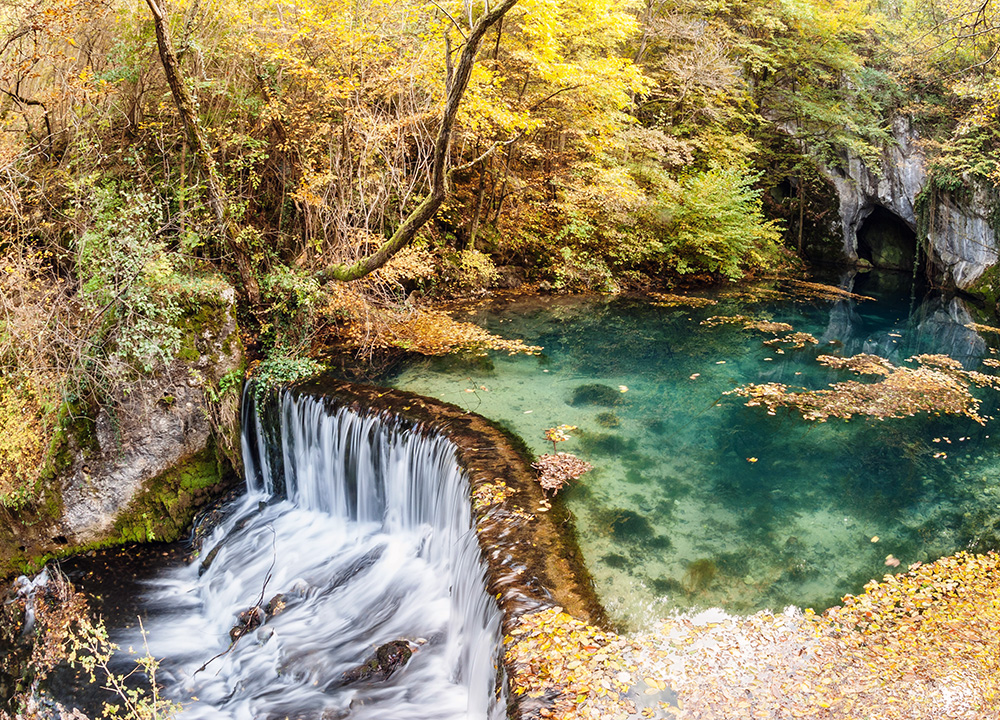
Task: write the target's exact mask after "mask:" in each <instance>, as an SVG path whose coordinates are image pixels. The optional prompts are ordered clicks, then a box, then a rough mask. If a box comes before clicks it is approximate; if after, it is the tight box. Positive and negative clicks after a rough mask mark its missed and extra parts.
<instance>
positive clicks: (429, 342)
mask: <svg viewBox="0 0 1000 720" xmlns="http://www.w3.org/2000/svg"><path fill="white" fill-rule="evenodd" d="M386 325H387V326H386V328H385V330H384V333H383V334H382V336H381V337H380V338H379V341H378V344H379V345H380V346H382V347H389V346H395V347H401V348H403V349H405V350H410V351H411V352H416V353H420V354H421V355H446V354H448V353H450V352H454V351H456V350H472V351H475V352H480V353H483V354H485V352H486V350H503V351H505V352H507V353H509V354H511V355H516V354H518V353H525V354H528V355H533V354H537V353H539V352H541V351H542V348H541V347H538V346H536V345H525V344H524V343H523V342H522V341H520V340H511V339H508V338H503V337H500V336H499V335H494V334H492V333H489V332H487V331H486V330H483V329H482V328H481V327H479V326H478V325H474V324H472V323H468V322H461V321H458V320H455V319H453V318H452V317H451V315H449V314H448V313H446V312H444V311H442V310H424V309H419V308H418V309H416V310H413V311H411V312H409V313H407V314H405V315H402V316H400V317H390V318H387V323H386ZM352 327H353V326H352Z"/></svg>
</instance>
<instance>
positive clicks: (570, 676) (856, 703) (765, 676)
mask: <svg viewBox="0 0 1000 720" xmlns="http://www.w3.org/2000/svg"><path fill="white" fill-rule="evenodd" d="M998 575H1000V556H997V555H996V554H995V553H990V554H987V555H969V554H966V553H959V554H958V555H956V556H954V557H948V558H942V559H941V560H939V561H937V562H935V563H932V564H920V563H914V564H913V565H911V566H910V571H909V572H908V573H906V574H902V575H895V576H886V579H885V580H884V581H883V582H881V583H878V582H871V583H869V584H868V585H867V586H866V588H865V592H864V593H862V594H861V595H858V596H856V597H855V596H847V597H845V598H844V604H843V606H842V607H837V608H833V609H831V610H829V611H827V612H826V613H824V614H823V615H816V614H815V613H813V612H812V611H808V610H807V611H806V612H805V614H799V613H798V612H789V611H786V612H785V613H782V614H780V615H774V614H771V613H769V612H761V613H757V614H755V615H751V616H749V617H733V616H728V615H725V614H723V613H721V612H718V611H709V612H707V613H702V614H700V615H695V616H678V617H675V618H673V619H670V620H665V621H663V622H661V623H660V624H659V625H658V626H657V627H656V628H654V629H652V630H650V631H648V632H644V633H641V634H638V635H636V636H633V637H631V638H628V639H626V638H623V637H620V636H618V635H615V634H614V633H607V632H603V631H601V630H599V629H597V628H594V627H592V626H588V625H585V624H584V623H582V622H580V621H578V620H575V619H573V618H572V617H570V616H568V615H566V614H565V613H563V612H561V611H560V610H559V608H555V609H550V610H545V611H543V612H540V613H535V614H532V615H528V616H523V617H522V618H520V620H519V624H518V626H517V627H516V628H515V629H514V630H513V631H512V632H511V633H510V635H509V636H508V637H507V638H505V642H506V645H507V659H508V662H509V663H510V666H511V667H512V668H513V670H514V673H513V677H512V687H513V689H514V692H515V694H517V695H520V696H529V697H532V698H536V699H539V698H543V697H553V696H554V697H555V699H554V700H553V701H551V703H550V704H549V705H548V706H547V707H545V708H544V709H543V710H542V711H541V716H542V717H548V718H560V719H567V720H571V719H575V718H590V717H601V718H614V717H625V716H626V714H628V715H630V716H631V717H635V716H636V714H638V715H639V716H641V717H652V716H654V715H655V716H658V717H664V716H665V713H670V715H669V716H673V717H676V718H688V719H691V720H694V719H698V720H734V719H736V718H770V719H773V720H778V719H781V720H784V719H787V718H817V719H825V720H856V719H857V718H865V717H869V718H879V719H880V720H937V719H938V718H944V717H947V718H951V719H955V720H989V719H991V718H992V719H994V720H995V719H996V718H998V717H1000V714H998V707H1000V635H998V634H997V633H996V631H995V628H997V627H1000V584H998V583H997V580H996V578H997V577H998ZM629 690H631V692H629ZM626 692H628V694H629V697H633V698H647V697H648V698H649V700H650V702H651V705H650V706H649V707H647V708H645V709H644V710H643V711H642V712H638V711H639V708H636V707H635V706H634V705H633V704H630V702H629V700H628V698H626V697H625V693H626ZM595 712H596V713H597V715H594V713H595Z"/></svg>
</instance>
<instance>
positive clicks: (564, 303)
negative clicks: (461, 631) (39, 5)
mask: <svg viewBox="0 0 1000 720" xmlns="http://www.w3.org/2000/svg"><path fill="white" fill-rule="evenodd" d="M843 284H844V285H845V286H846V287H848V288H849V289H853V290H854V291H855V292H858V293H861V294H865V295H869V296H872V297H874V298H875V300H873V301H869V302H857V301H853V300H839V301H832V300H823V299H815V298H813V299H809V298H802V297H788V296H784V297H775V296H774V294H773V293H770V292H767V288H765V289H764V292H763V294H749V295H748V294H746V293H744V292H743V291H734V290H729V291H726V290H722V291H716V292H714V293H702V294H701V295H702V296H703V297H706V298H710V299H712V300H714V301H715V302H716V303H717V304H715V305H711V306H706V307H689V306H678V307H666V306H662V305H661V304H658V303H656V302H650V300H649V299H646V298H639V299H636V298H631V299H630V298H622V297H533V298H523V299H515V300H511V301H488V302H484V303H482V304H480V305H478V306H476V307H473V308H470V309H468V311H466V312H465V313H464V314H456V317H458V318H459V319H465V320H471V321H474V322H476V323H477V324H479V325H481V326H483V327H485V328H487V329H489V330H490V331H492V332H495V333H497V334H501V335H504V336H507V337H515V338H521V339H523V340H525V341H526V342H527V343H530V344H533V345H541V346H542V347H543V348H544V351H543V354H542V355H540V356H523V355H521V356H508V355H506V354H504V353H491V354H490V355H489V356H488V357H486V358H476V357H464V358H461V357H446V358H433V359H426V360H422V361H419V362H416V363H414V364H412V365H410V366H408V367H407V368H405V369H404V370H403V371H402V372H401V373H400V374H399V375H398V376H396V377H394V378H392V380H391V384H393V385H395V386H397V387H402V388H405V389H408V390H413V391H416V392H419V393H422V394H425V395H430V396H434V397H438V398H441V399H443V400H447V401H450V402H453V403H456V404H458V405H461V406H463V407H466V408H468V409H470V410H475V411H476V412H479V413H481V414H483V415H485V416H487V417H490V418H492V419H494V420H496V421H499V422H500V423H502V424H504V425H506V426H507V427H509V428H510V429H512V430H514V431H515V432H517V433H518V434H519V435H520V436H521V437H523V438H524V440H525V441H526V442H527V443H528V445H529V446H530V447H531V448H532V450H533V451H535V452H536V453H538V454H540V453H543V452H551V451H552V444H551V443H548V442H546V441H545V439H544V437H543V432H544V430H545V428H549V427H553V426H556V425H560V424H569V425H575V426H577V427H578V428H579V429H578V430H577V431H576V432H575V433H574V434H573V435H572V437H571V438H570V440H568V441H567V442H564V443H561V444H560V446H559V448H558V449H559V450H560V451H566V452H572V453H575V454H577V455H579V456H580V457H582V458H584V459H585V460H587V461H589V462H590V463H592V464H593V465H594V470H593V471H591V472H590V473H587V474H586V475H584V476H583V477H582V478H581V479H580V480H579V481H578V482H576V483H575V484H574V485H573V486H572V487H570V488H568V489H567V490H565V491H564V496H563V499H564V501H565V502H566V503H567V505H568V506H569V508H570V509H571V510H572V511H573V513H574V515H575V516H576V521H577V531H578V539H579V542H580V545H581V549H582V550H583V553H584V556H585V559H586V562H587V565H588V567H589V568H590V570H591V572H592V573H593V575H594V578H595V581H596V583H597V588H598V592H599V594H600V596H601V598H602V600H603V601H604V603H605V605H606V606H607V607H608V609H609V611H610V613H611V615H612V617H613V618H615V619H616V620H617V621H618V622H619V623H620V624H622V625H623V626H642V625H644V624H646V623H648V622H649V621H651V620H652V619H653V618H655V617H657V616H661V615H663V614H665V613H666V612H668V611H669V610H670V609H672V608H696V607H711V606H721V607H723V608H725V609H727V610H730V611H735V612H745V611H753V610H757V609H761V608H781V607H783V606H785V605H788V604H794V605H798V606H801V607H813V608H816V609H817V610H819V609H821V608H825V607H828V606H830V605H832V604H836V602H837V601H838V600H839V598H840V597H841V596H842V595H843V594H845V593H855V592H858V591H860V589H861V587H862V586H863V585H864V583H865V582H866V581H868V580H870V579H872V578H879V577H881V576H882V575H883V573H885V572H890V571H893V572H895V571H902V570H905V569H906V567H907V565H908V564H910V563H913V562H916V561H924V562H925V561H928V560H932V559H935V558H937V557H939V556H941V555H943V554H950V553H953V552H955V551H956V550H959V549H972V550H986V549H991V548H994V547H996V546H997V544H998V542H1000V541H998V535H1000V521H998V517H1000V472H998V469H1000V468H998V466H1000V462H998V453H997V445H996V440H995V439H994V438H992V436H991V433H993V432H995V430H996V428H994V427H993V426H994V424H995V422H996V421H993V420H991V421H989V422H987V424H986V425H985V426H983V425H980V424H978V423H976V422H975V421H973V420H972V419H969V418H966V417H955V416H943V417H936V416H928V415H926V414H924V415H918V416H916V417H908V418H903V419H884V420H878V419H873V418H865V417H855V418H853V419H851V420H849V421H843V420H830V421H828V422H825V423H816V422H810V421H806V420H803V419H802V417H801V416H800V415H799V413H797V412H796V411H794V410H788V409H780V410H778V411H777V412H776V413H775V414H774V415H769V414H767V412H766V410H765V409H763V408H760V407H747V406H746V405H745V404H744V403H745V401H744V399H742V398H740V397H737V396H735V395H731V394H726V393H727V391H730V390H732V389H733V388H735V387H737V386H740V385H744V384H747V383H762V382H780V383H784V384H787V385H790V386H799V387H804V388H811V389H818V388H823V387H826V386H827V385H828V384H829V383H833V382H839V381H844V380H852V379H856V380H857V379H860V380H862V381H865V379H864V378H858V377H857V376H855V375H853V374H852V373H849V372H847V371H844V370H834V369H831V368H827V367H824V366H822V365H820V364H819V363H817V362H816V358H817V357H818V356H819V355H821V354H833V355H842V356H845V357H848V356H851V355H854V354H857V353H859V352H868V353H874V354H878V355H881V356H883V357H886V358H888V359H890V360H892V361H893V362H894V363H897V364H906V360H907V358H909V357H911V356H913V355H915V354H918V353H942V354H947V355H950V356H951V357H954V358H955V359H957V360H959V361H960V362H962V364H963V365H964V366H965V368H966V369H976V370H979V371H982V372H987V373H992V372H994V370H993V369H992V368H989V367H984V366H982V360H983V359H989V358H992V357H994V356H996V349H995V348H996V346H997V345H998V341H1000V335H998V334H996V333H991V332H976V331H975V330H974V329H972V328H970V327H968V325H969V324H970V323H971V321H972V317H971V315H970V313H969V310H968V308H967V307H966V306H965V305H964V304H963V303H962V301H960V300H958V299H954V298H950V299H949V298H943V297H940V296H937V295H933V294H930V295H924V294H922V293H921V294H918V293H914V292H913V290H912V289H911V287H910V284H909V278H906V277H904V276H895V275H885V276H879V275H876V274H871V275H867V276H858V277H857V278H854V279H847V278H845V279H844V280H843ZM732 315H744V316H747V317H748V318H752V319H755V320H768V321H777V322H785V323H789V324H791V325H792V326H793V327H794V329H795V330H796V331H801V332H807V333H811V334H812V335H813V336H814V337H815V338H816V339H817V340H818V344H815V345H812V344H807V345H806V346H805V347H803V348H801V349H794V348H792V347H791V345H790V344H785V345H780V346H777V347H772V346H767V345H765V344H764V343H763V341H764V340H767V339H770V338H772V337H773V335H771V334H767V333H761V332H759V331H756V330H746V329H744V328H743V327H742V325H741V324H722V325H717V326H708V325H703V324H701V323H702V321H704V320H706V319H707V318H709V317H712V316H732ZM779 349H780V350H783V352H779V351H778V350H779ZM910 365H911V366H912V363H910ZM871 380H873V379H872V378H869V379H868V381H871ZM595 385H597V386H603V388H604V389H603V390H601V389H595V388H593V387H589V386H595ZM581 388H582V389H581ZM974 394H976V395H977V397H980V398H981V399H982V408H981V413H982V414H984V415H987V416H989V415H992V414H993V413H994V412H995V410H996V407H997V404H998V393H996V392H995V391H993V390H988V389H987V390H978V389H974ZM594 401H596V402H598V403H603V404H592V403H593V402H594ZM873 539H875V540H874V541H873ZM890 555H891V556H892V557H893V558H897V559H899V560H900V565H899V567H898V568H895V569H894V568H892V567H889V566H887V565H886V559H887V557H888V556H890Z"/></svg>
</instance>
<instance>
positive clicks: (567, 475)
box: [531, 452, 594, 493]
mask: <svg viewBox="0 0 1000 720" xmlns="http://www.w3.org/2000/svg"><path fill="white" fill-rule="evenodd" d="M531 467H533V468H534V469H535V470H537V471H538V484H539V485H541V486H542V488H543V489H544V490H545V491H546V492H548V491H549V490H551V491H552V492H553V493H557V492H559V491H560V490H562V487H563V485H565V484H566V483H568V482H569V481H570V480H576V479H577V478H579V477H580V476H581V475H583V474H584V473H585V472H588V471H590V470H593V469H594V466H593V465H591V464H590V463H588V462H586V461H584V460H581V459H580V458H578V457H577V456H576V455H573V454H571V453H564V452H561V453H555V454H554V455H542V456H541V457H540V458H538V460H537V461H535V462H533V463H532V464H531Z"/></svg>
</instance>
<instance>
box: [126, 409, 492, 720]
mask: <svg viewBox="0 0 1000 720" xmlns="http://www.w3.org/2000/svg"><path fill="white" fill-rule="evenodd" d="M244 401H245V408H246V409H245V412H244V431H243V451H244V461H245V466H246V468H247V495H246V496H245V497H244V498H242V499H240V500H239V501H237V502H235V503H234V504H233V505H231V506H230V507H229V508H228V515H227V519H226V520H225V521H224V522H223V523H222V524H221V525H220V526H219V527H218V528H217V529H216V530H215V531H214V532H213V534H212V535H211V537H210V538H208V539H207V540H206V542H205V544H204V547H203V550H202V557H204V558H207V557H208V554H209V553H211V552H213V550H214V551H216V554H215V557H214V558H213V560H212V562H211V563H210V565H209V566H208V568H207V569H205V570H203V571H201V573H200V574H199V572H200V570H202V568H201V564H200V563H198V562H195V563H194V564H192V565H190V566H187V567H183V568H180V569H177V570H173V571H171V572H170V573H168V574H167V575H166V576H164V577H162V578H160V579H159V580H157V581H155V582H154V583H153V584H152V586H151V587H150V593H149V598H150V599H149V617H148V620H147V621H146V624H145V626H146V631H147V634H148V644H149V651H150V652H151V653H152V654H153V655H154V656H155V657H158V658H164V660H163V663H162V666H161V670H160V673H159V675H158V679H159V680H160V681H162V682H164V683H165V685H166V688H167V690H166V692H167V694H168V695H169V696H170V697H172V698H173V699H175V700H178V701H179V702H181V703H182V704H183V705H184V708H185V711H184V717H188V718H227V717H228V718H241V719H242V718H285V717H289V718H306V717H309V718H313V717H316V718H318V717H323V718H339V717H351V718H380V719H381V718H394V719H396V720H419V719H423V718H427V719H430V718H434V719H438V718H442V719H444V718H447V719H451V718H455V719H465V718H468V719H472V718H475V719H479V718H500V717H502V716H503V712H504V703H505V701H504V700H503V698H498V697H497V693H496V686H497V678H498V669H497V667H498V661H499V657H500V653H501V647H500V612H499V610H498V609H497V607H496V604H495V602H493V600H492V598H490V597H489V596H487V594H486V591H485V582H484V573H485V566H484V564H483V562H482V560H481V558H480V550H479V545H478V542H477V540H476V534H475V532H474V530H473V528H472V525H471V510H470V505H469V499H468V480H467V478H466V477H465V475H464V473H463V471H462V470H461V469H460V468H459V466H458V464H457V462H456V460H455V453H454V448H453V445H452V444H451V443H450V441H448V440H447V439H446V438H444V437H442V436H440V435H435V434H428V433H426V432H422V431H420V430H414V429H412V428H410V427H409V426H406V425H404V424H402V423H399V422H396V421H393V420H386V419H384V418H380V417H375V416H368V417H366V416H362V415H359V414H357V413H354V412H352V411H349V410H347V409H344V408H340V409H331V408H329V407H328V406H327V404H326V403H325V402H324V401H323V400H322V399H319V398H314V397H308V396H296V395H294V394H292V393H285V394H283V396H282V398H281V401H280V422H279V423H277V427H278V428H279V432H278V433H272V434H271V435H272V441H269V439H268V435H269V434H268V432H267V431H266V426H267V424H266V423H265V422H262V419H261V418H260V417H258V414H257V413H256V412H255V411H254V409H253V407H252V400H251V398H250V394H249V393H247V394H246V395H245V397H244ZM265 419H266V418H265ZM275 434H277V435H278V436H279V438H280V440H278V438H273V435H275ZM274 440H278V441H277V442H274ZM279 593H280V594H282V595H284V598H285V601H286V603H287V609H286V610H285V611H284V612H282V613H280V614H278V615H276V616H275V617H273V618H271V619H269V620H268V621H267V622H266V623H265V624H264V625H262V626H261V627H260V628H258V629H257V630H255V631H253V632H251V633H249V634H248V635H246V636H244V637H243V638H241V639H240V640H239V641H238V642H237V643H236V644H235V646H234V647H233V648H232V649H231V650H229V651H228V652H226V650H227V648H228V647H229V644H230V640H229V631H230V629H231V628H232V627H233V626H234V625H235V624H236V623H237V616H238V614H239V613H240V612H241V611H243V610H245V609H247V608H249V607H251V606H253V605H255V604H260V605H262V606H263V605H265V604H266V603H267V602H268V601H269V600H270V599H271V598H273V597H274V596H276V595H278V594H279ZM398 639H408V640H410V641H412V642H413V643H414V644H415V645H417V646H418V649H417V651H416V652H415V653H414V654H413V657H412V659H411V660H410V661H409V662H408V663H407V664H406V665H405V667H403V668H402V669H400V670H398V671H397V672H395V673H394V674H393V675H391V676H390V677H389V678H388V679H386V680H384V681H367V682H365V681H361V682H355V683H345V682H344V681H343V678H342V676H343V673H344V672H346V671H348V670H351V669H352V668H355V667H357V666H358V665H360V664H361V663H363V662H364V661H365V660H366V659H367V658H369V657H370V656H371V655H372V653H373V651H374V650H375V648H376V647H377V646H379V645H381V644H383V643H386V642H389V641H392V640H398ZM118 641H119V642H120V643H121V644H122V645H133V646H136V645H139V646H141V642H142V641H141V638H139V637H137V636H135V635H132V636H126V637H120V638H118ZM220 654H221V656H220V657H218V658H216V659H214V660H213V659H212V658H213V657H215V656H217V655H220ZM206 663H207V665H206ZM203 666H204V669H201V668H202V667H203Z"/></svg>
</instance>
